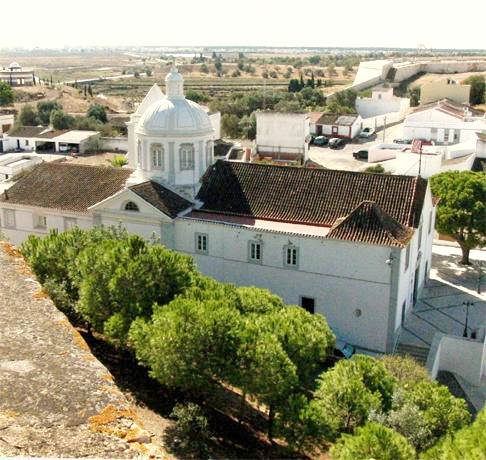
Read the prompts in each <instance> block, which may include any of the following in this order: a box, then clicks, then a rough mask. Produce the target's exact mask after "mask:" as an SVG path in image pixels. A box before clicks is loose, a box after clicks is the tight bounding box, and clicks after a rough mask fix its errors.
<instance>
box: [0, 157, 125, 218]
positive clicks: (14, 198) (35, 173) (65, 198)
mask: <svg viewBox="0 0 486 460" xmlns="http://www.w3.org/2000/svg"><path fill="white" fill-rule="evenodd" d="M131 173H132V170H130V169H124V168H112V167H108V166H86V165H78V164H69V163H58V162H51V163H42V164H40V165H38V166H36V167H35V168H34V169H33V170H32V171H31V172H30V173H29V174H27V175H25V176H23V177H22V178H21V179H19V180H18V181H17V182H16V183H15V184H14V185H12V187H10V188H9V189H8V191H7V192H6V193H3V194H2V195H0V202H3V203H12V204H23V205H27V206H35V207H42V208H52V209H59V210H66V211H75V212H87V210H88V208H89V207H90V206H93V205H94V204H96V203H98V202H100V201H102V200H104V199H106V198H108V197H109V196H111V195H114V194H115V193H116V192H118V191H119V190H121V189H122V188H123V187H124V185H125V182H126V180H127V179H128V177H129V176H130V174H131Z"/></svg>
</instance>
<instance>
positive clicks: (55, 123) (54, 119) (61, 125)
mask: <svg viewBox="0 0 486 460" xmlns="http://www.w3.org/2000/svg"><path fill="white" fill-rule="evenodd" d="M50 123H51V125H52V127H53V128H54V129H71V128H74V117H73V116H71V115H69V114H67V113H66V112H64V111H63V110H61V109H57V110H53V111H52V112H51V115H50Z"/></svg>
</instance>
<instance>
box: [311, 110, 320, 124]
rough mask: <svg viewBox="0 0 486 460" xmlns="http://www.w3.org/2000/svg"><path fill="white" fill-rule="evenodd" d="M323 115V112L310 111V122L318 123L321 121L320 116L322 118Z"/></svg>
mask: <svg viewBox="0 0 486 460" xmlns="http://www.w3.org/2000/svg"><path fill="white" fill-rule="evenodd" d="M322 115H323V112H310V113H309V122H310V123H317V122H318V121H319V118H321V117H322Z"/></svg>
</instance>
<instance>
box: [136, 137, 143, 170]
mask: <svg viewBox="0 0 486 460" xmlns="http://www.w3.org/2000/svg"><path fill="white" fill-rule="evenodd" d="M137 163H138V165H139V166H142V142H141V141H138V144H137Z"/></svg>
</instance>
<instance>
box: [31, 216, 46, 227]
mask: <svg viewBox="0 0 486 460" xmlns="http://www.w3.org/2000/svg"><path fill="white" fill-rule="evenodd" d="M34 227H35V228H46V227H47V217H46V216H42V215H40V214H34Z"/></svg>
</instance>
